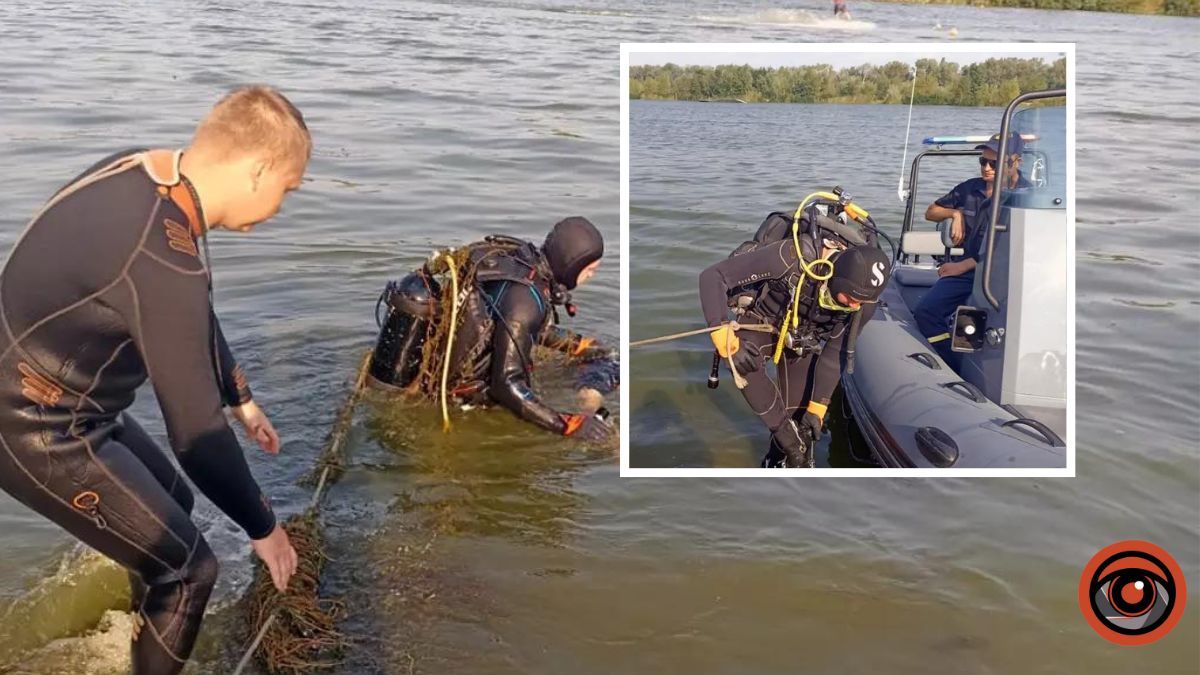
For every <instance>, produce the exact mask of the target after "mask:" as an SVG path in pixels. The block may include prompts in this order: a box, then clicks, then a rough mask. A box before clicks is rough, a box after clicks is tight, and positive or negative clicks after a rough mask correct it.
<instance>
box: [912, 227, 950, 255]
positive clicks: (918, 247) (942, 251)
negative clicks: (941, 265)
mask: <svg viewBox="0 0 1200 675" xmlns="http://www.w3.org/2000/svg"><path fill="white" fill-rule="evenodd" d="M900 250H902V251H904V252H905V253H907V254H908V255H946V245H945V244H943V243H942V233H941V232H936V231H932V230H928V231H924V232H917V231H916V230H909V231H908V232H905V233H904V236H902V237H901V238H900ZM962 254H963V250H962V249H961V248H952V249H950V255H962Z"/></svg>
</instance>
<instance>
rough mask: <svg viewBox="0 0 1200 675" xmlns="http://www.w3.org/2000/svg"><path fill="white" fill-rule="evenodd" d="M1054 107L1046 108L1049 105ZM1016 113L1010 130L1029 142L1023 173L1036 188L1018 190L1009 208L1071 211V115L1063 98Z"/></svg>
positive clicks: (1026, 146) (1040, 102)
mask: <svg viewBox="0 0 1200 675" xmlns="http://www.w3.org/2000/svg"><path fill="white" fill-rule="evenodd" d="M1047 100H1048V101H1049V102H1050V103H1052V104H1054V105H1045V101H1047ZM1037 103H1039V104H1040V105H1036V106H1035V107H1027V108H1022V109H1020V110H1017V111H1016V112H1015V113H1013V116H1012V121H1011V122H1010V123H1009V129H1010V130H1011V131H1015V132H1016V133H1019V134H1021V136H1022V137H1023V138H1025V139H1030V138H1032V139H1033V140H1026V141H1025V150H1024V152H1023V153H1022V156H1021V173H1022V174H1023V175H1024V176H1025V179H1026V180H1028V181H1029V182H1030V183H1032V184H1033V187H1031V188H1028V189H1024V190H1014V191H1013V193H1012V195H1011V200H1005V202H1006V203H1007V204H1008V205H1009V206H1013V207H1017V208H1024V209H1065V208H1067V114H1066V110H1067V109H1066V107H1065V106H1064V100H1063V99H1062V98H1054V99H1046V100H1043V101H1038V102H1037Z"/></svg>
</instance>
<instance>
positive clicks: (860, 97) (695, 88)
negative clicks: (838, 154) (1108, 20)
mask: <svg viewBox="0 0 1200 675" xmlns="http://www.w3.org/2000/svg"><path fill="white" fill-rule="evenodd" d="M910 73H911V66H910V65H909V64H907V63H903V62H900V61H892V62H891V63H887V64H885V65H862V66H851V67H847V68H841V69H835V68H834V67H833V66H830V65H827V64H819V65H811V66H783V67H778V68H754V67H751V66H746V65H742V66H735V65H727V66H686V67H685V66H677V65H675V64H673V63H668V64H666V65H661V66H633V67H631V68H630V69H629V97H630V98H633V99H660V100H678V101H722V100H740V101H744V102H746V103H768V102H769V103H908V98H909V93H910V92H912V86H913V83H912V79H911V75H910ZM916 73H917V82H916V92H915V93H914V94H913V102H914V103H916V104H917V105H963V106H1002V105H1007V104H1008V102H1009V101H1011V100H1012V99H1013V98H1015V97H1016V96H1018V95H1019V94H1021V93H1024V92H1029V91H1037V90H1040V89H1054V88H1059V87H1065V86H1066V80H1067V63H1066V59H1065V58H1062V59H1058V60H1056V61H1054V62H1053V63H1047V62H1045V61H1043V60H1041V59H1019V58H994V59H988V60H986V61H980V62H979V63H972V64H968V65H965V66H960V65H958V64H956V63H950V62H948V61H946V60H945V59H941V60H940V61H939V60H935V59H919V60H918V61H917V62H916Z"/></svg>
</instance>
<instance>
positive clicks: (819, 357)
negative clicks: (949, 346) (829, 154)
mask: <svg viewBox="0 0 1200 675" xmlns="http://www.w3.org/2000/svg"><path fill="white" fill-rule="evenodd" d="M775 215H776V214H772V216H768V221H770V220H771V218H772V217H773V216H775ZM806 217H807V216H806ZM765 226H766V223H764V227H765ZM762 229H763V228H760V232H761V231H762ZM799 241H800V242H801V243H800V246H801V250H802V251H803V255H804V259H805V260H806V261H810V262H809V263H808V264H809V265H810V266H813V265H816V263H817V262H819V261H821V260H824V261H826V262H828V263H831V264H832V268H833V269H832V272H830V273H829V276H828V277H827V280H826V281H821V282H819V283H818V282H814V281H811V280H808V281H807V282H806V283H802V282H805V281H806V280H805V279H804V276H805V272H804V270H803V269H802V266H801V262H800V259H799V256H798V254H797V251H796V245H795V243H794V241H793V238H792V237H791V235H790V234H789V235H788V236H786V237H785V238H784V239H783V240H782V241H776V242H774V243H770V244H764V245H761V246H758V247H757V248H756V249H755V250H752V251H750V252H746V253H738V252H735V254H734V255H733V256H731V257H729V258H726V259H725V260H722V261H721V262H718V263H716V264H715V265H712V266H710V267H709V268H707V269H705V270H704V271H703V272H701V273H700V304H701V307H702V308H703V311H704V319H705V321H706V322H707V323H708V325H709V326H722V324H726V319H727V314H728V311H729V306H730V305H729V303H730V302H731V301H732V302H734V303H735V305H736V306H742V305H743V304H744V305H745V306H744V307H742V310H743V311H742V313H741V315H740V316H741V318H739V319H738V321H739V322H740V323H744V324H754V323H760V324H771V325H773V326H780V325H788V326H792V327H793V328H791V329H790V330H788V331H787V332H788V334H789V335H788V336H787V337H788V338H789V339H788V340H787V341H786V343H785V342H783V341H778V342H777V339H776V336H775V335H773V334H768V333H760V332H750V331H741V332H735V331H734V330H733V329H732V328H731V327H730V326H729V325H728V324H726V325H724V326H722V327H721V328H720V329H719V330H717V331H714V332H712V333H711V334H710V335H711V337H712V341H713V345H714V346H715V347H716V350H717V353H718V354H720V356H721V357H722V358H727V359H728V358H730V357H732V361H733V366H734V367H735V368H736V369H737V371H738V373H740V374H741V375H742V376H744V377H745V379H746V386H745V387H744V388H743V389H742V395H743V396H744V397H745V398H746V403H748V404H749V405H750V409H751V410H753V411H754V413H755V414H756V415H758V418H759V419H760V420H762V423H763V424H764V425H766V427H767V429H768V430H770V432H771V445H770V450H769V451H768V452H767V454H766V456H765V457H763V460H762V466H763V467H764V468H812V467H813V465H814V461H813V460H814V457H813V446H814V444H815V442H816V439H817V438H819V437H820V435H821V432H822V429H823V427H824V420H825V412H826V408H827V407H828V405H829V401H830V399H831V398H832V397H833V392H834V390H835V389H836V388H837V385H838V382H840V381H841V376H842V372H843V371H844V370H845V369H846V367H847V364H848V362H849V360H850V359H852V358H853V347H852V346H851V345H852V344H853V341H854V339H856V338H857V336H858V333H859V332H861V331H862V328H863V326H864V325H866V322H867V321H869V320H870V319H871V317H872V315H873V314H874V313H875V303H877V302H878V301H879V296H880V295H882V294H883V289H884V287H886V286H887V281H888V279H889V278H890V277H891V268H892V261H891V259H890V258H889V257H888V255H887V254H885V253H884V252H883V251H881V250H879V249H878V248H877V247H875V246H874V245H871V244H866V245H859V246H850V247H843V246H837V247H833V246H830V245H829V243H827V242H829V240H828V239H826V238H824V237H812V238H809V237H802V238H800V239H799ZM748 243H749V242H748ZM820 267H824V265H821V266H820ZM731 295H732V296H733V297H732V298H731ZM797 295H799V296H800V298H799V300H798V302H794V299H795V298H796V296H797ZM738 296H742V297H744V298H746V300H747V301H748V302H745V303H743V302H741V301H739V300H738ZM793 307H799V308H800V311H799V312H798V313H799V317H798V319H797V320H796V321H795V323H793V321H792V315H791V314H790V313H789V310H790V309H791V308H793ZM783 344H786V345H787V346H786V347H782V346H781V345H783ZM774 352H779V355H780V358H779V360H778V361H777V362H776V372H777V378H776V380H777V381H776V380H772V379H771V377H770V376H769V375H767V372H766V368H765V362H766V360H772V359H773V358H774ZM806 402H807V403H806ZM802 405H804V406H805V407H804V412H803V413H799V412H798V411H799V410H800V409H801V408H800V407H801V406H802ZM797 415H798V416H799V420H797V419H796V417H797Z"/></svg>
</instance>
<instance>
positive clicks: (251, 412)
mask: <svg viewBox="0 0 1200 675" xmlns="http://www.w3.org/2000/svg"><path fill="white" fill-rule="evenodd" d="M233 416H234V417H236V418H237V419H238V421H239V422H241V423H242V427H243V428H244V429H245V430H246V435H247V436H249V437H250V438H253V439H254V442H256V443H258V445H259V447H261V448H262V449H263V450H264V451H265V452H266V453H267V454H270V455H278V454H279V434H278V433H277V432H276V431H275V425H273V424H271V420H270V418H268V417H267V414H266V413H265V412H263V411H262V408H259V407H258V404H257V403H255V402H254V401H250V402H248V403H244V404H242V405H240V406H237V407H236V408H234V409H233Z"/></svg>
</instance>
